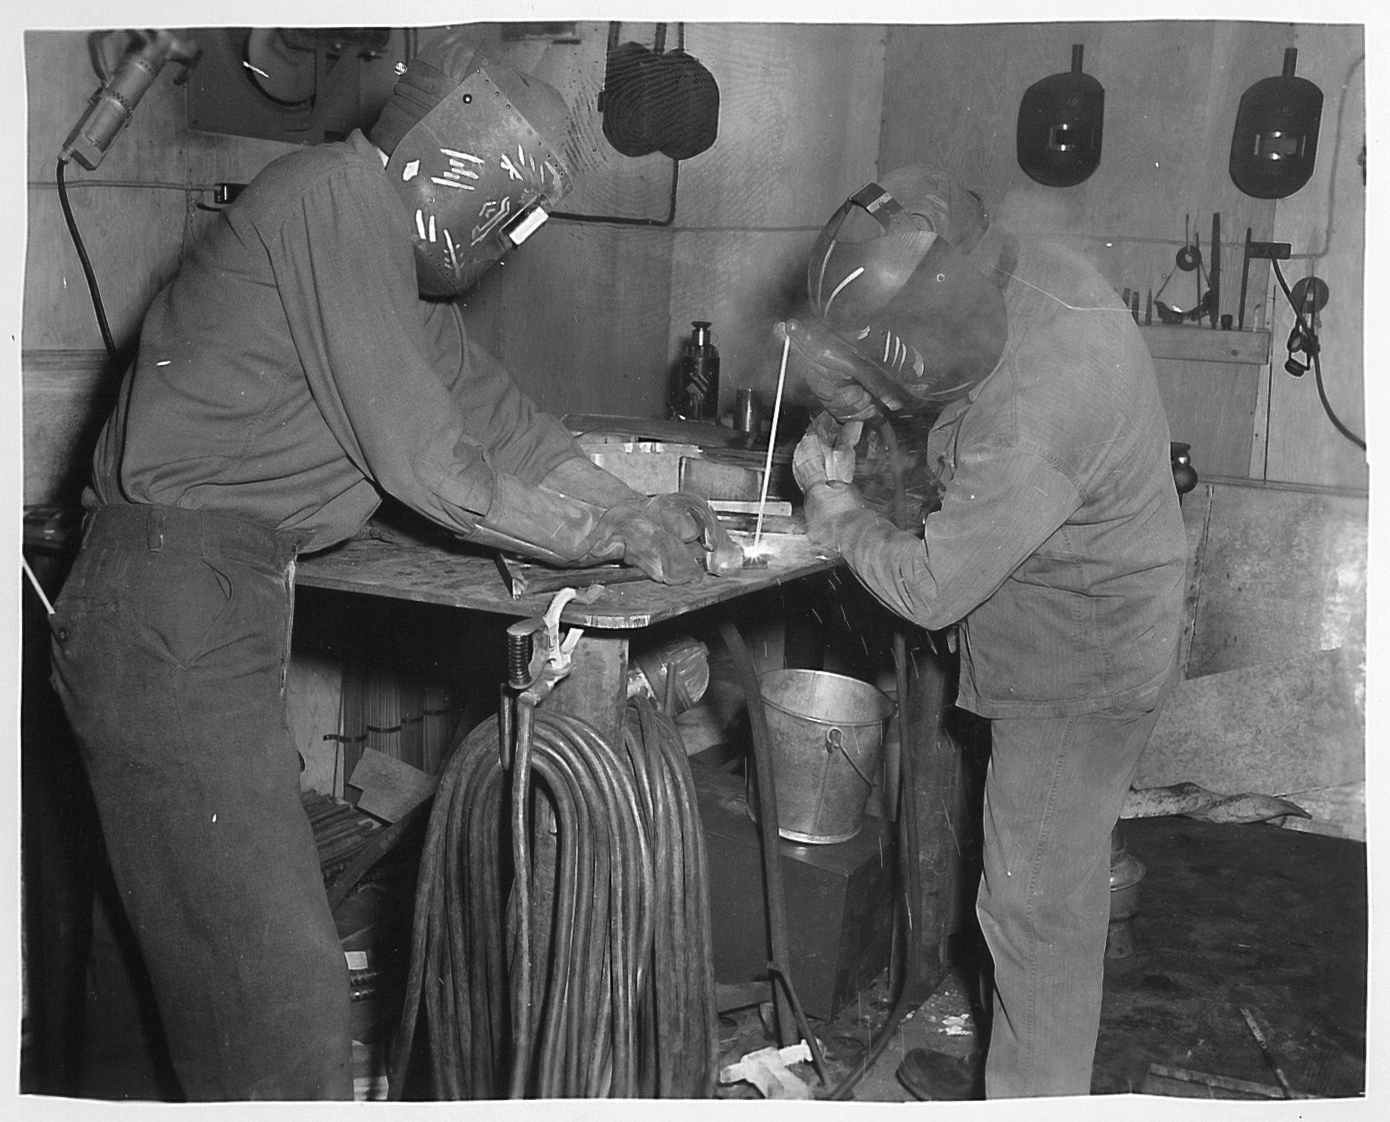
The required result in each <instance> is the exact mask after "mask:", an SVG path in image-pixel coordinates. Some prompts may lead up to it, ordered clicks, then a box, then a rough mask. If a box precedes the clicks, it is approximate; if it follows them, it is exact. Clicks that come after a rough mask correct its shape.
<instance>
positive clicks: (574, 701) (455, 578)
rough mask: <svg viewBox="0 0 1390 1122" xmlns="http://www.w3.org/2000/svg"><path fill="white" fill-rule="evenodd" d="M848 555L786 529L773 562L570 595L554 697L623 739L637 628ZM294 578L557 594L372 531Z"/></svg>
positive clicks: (529, 608)
mask: <svg viewBox="0 0 1390 1122" xmlns="http://www.w3.org/2000/svg"><path fill="white" fill-rule="evenodd" d="M842 563H843V562H841V560H840V559H839V557H838V556H836V555H834V554H828V553H826V552H825V551H823V550H820V549H818V548H816V547H815V546H813V545H811V543H810V542H809V541H808V540H807V539H806V538H805V537H804V536H797V535H780V534H779V535H777V538H776V548H775V550H774V551H773V552H772V554H771V555H770V557H769V561H768V565H767V567H766V568H750V569H744V570H742V571H740V572H738V573H736V574H734V575H733V576H730V577H714V576H710V575H708V574H706V575H705V576H703V577H702V578H701V579H700V580H698V581H695V582H694V583H692V584H688V585H676V586H673V585H663V584H658V583H657V582H655V581H652V580H637V581H632V582H630V583H624V584H613V585H606V586H603V587H602V590H601V591H600V592H599V593H597V594H596V595H595V596H594V598H593V599H592V600H590V601H588V602H581V601H580V600H575V601H571V602H570V604H569V605H568V606H567V607H566V608H565V610H564V612H563V614H562V615H561V617H560V618H561V623H562V624H564V625H566V626H569V627H581V628H583V629H584V634H583V636H582V637H581V638H580V640H579V642H578V644H577V646H576V647H575V649H574V654H573V669H572V670H571V672H570V675H569V677H568V678H566V679H565V680H564V681H563V682H561V683H560V685H559V686H558V687H557V688H556V690H555V693H554V695H553V697H552V699H551V701H550V702H548V704H554V705H555V706H556V707H557V708H560V709H563V710H564V711H566V712H570V713H574V714H575V715H577V716H579V717H582V718H583V719H585V720H586V721H588V722H589V723H590V724H592V725H593V726H594V728H595V729H597V730H598V731H599V732H600V733H601V734H602V735H604V736H606V737H609V738H610V740H609V742H610V743H621V742H622V736H621V732H622V728H623V720H624V717H623V712H624V709H625V707H626V704H627V670H628V652H629V641H630V639H631V636H632V634H633V633H634V632H636V631H640V630H641V629H642V628H645V627H649V626H650V625H652V624H654V623H659V622H662V621H665V620H671V619H675V618H676V617H679V616H683V615H686V614H688V613H690V612H695V611H698V610H700V609H703V608H709V607H713V606H714V605H716V604H722V603H726V602H729V601H733V600H736V599H738V598H740V597H743V596H747V595H749V594H751V593H755V592H759V591H762V590H764V589H768V588H772V587H775V586H777V585H780V584H785V583H786V582H788V581H795V580H799V579H801V578H803V577H807V576H810V575H812V574H815V573H820V572H826V571H828V570H830V569H834V568H836V567H838V566H840V565H841V564H842ZM295 583H296V584H297V585H299V586H303V587H312V588H322V589H332V590H336V591H340V592H354V593H362V594H365V595H369V596H384V597H389V598H394V599H398V600H409V601H414V602H416V603H424V604H437V605H440V606H442V607H450V608H459V609H463V610H466V611H474V612H489V613H492V614H496V615H502V616H510V617H520V618H526V617H531V616H540V615H543V614H544V613H545V610H546V608H547V607H548V606H549V604H550V601H551V599H552V594H551V593H533V594H530V595H525V596H522V597H520V598H517V599H514V598H513V597H512V596H511V594H510V592H509V590H508V587H507V583H506V581H505V580H504V578H503V576H502V572H501V570H500V568H499V567H498V565H497V563H496V560H495V558H494V557H493V556H492V555H491V554H489V553H487V552H485V551H480V550H476V549H473V548H471V547H467V546H458V547H450V546H436V545H425V544H413V543H411V544H405V543H398V542H389V541H380V540H375V539H370V538H363V539H354V540H352V541H349V542H347V543H345V544H343V545H341V546H338V547H336V548H334V549H331V550H327V551H325V552H323V553H320V554H312V555H309V556H305V557H301V558H300V559H299V562H298V565H297V569H296V576H295ZM578 583H579V582H577V584H578ZM581 591H583V590H582V587H581Z"/></svg>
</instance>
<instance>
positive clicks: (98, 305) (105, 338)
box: [58, 160, 674, 358]
mask: <svg viewBox="0 0 1390 1122" xmlns="http://www.w3.org/2000/svg"><path fill="white" fill-rule="evenodd" d="M66 169H67V161H66V160H59V161H58V202H59V204H60V205H61V206H62V208H63V218H64V220H65V221H66V222H67V224H68V233H69V234H70V235H71V236H72V244H73V246H74V247H75V248H76V249H77V260H78V261H79V262H81V264H82V275H83V276H85V277H86V278H87V291H88V292H90V293H91V294H92V308H93V310H94V311H95V312H96V316H97V326H98V327H99V328H101V341H102V343H103V344H105V346H106V353H107V354H108V355H109V356H110V357H111V358H116V357H118V356H117V352H116V340H115V339H114V338H112V336H111V325H110V324H109V323H107V322H106V306H105V305H104V304H103V303H102V302H101V289H100V288H98V287H97V275H96V271H95V270H94V269H93V268H92V261H91V258H89V257H88V256H87V247H86V246H85V245H84V244H83V243H82V234H81V232H80V231H79V230H78V229H77V219H76V218H74V217H73V214H72V206H71V204H70V203H69V202H68V184H67V179H66V176H65V171H66ZM673 214H674V211H673Z"/></svg>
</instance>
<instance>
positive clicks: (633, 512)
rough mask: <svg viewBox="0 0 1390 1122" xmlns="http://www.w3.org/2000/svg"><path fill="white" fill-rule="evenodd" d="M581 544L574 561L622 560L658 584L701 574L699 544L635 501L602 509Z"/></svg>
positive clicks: (693, 578) (691, 579)
mask: <svg viewBox="0 0 1390 1122" xmlns="http://www.w3.org/2000/svg"><path fill="white" fill-rule="evenodd" d="M698 537H699V535H698V533H697V534H696V538H698ZM585 546H586V552H585V554H584V556H582V557H580V558H578V559H577V561H576V563H577V564H581V565H586V564H587V565H594V564H599V563H600V562H603V561H624V562H626V563H627V564H629V565H635V566H636V567H637V568H639V569H641V570H642V571H643V572H644V573H646V574H647V576H649V577H651V578H652V580H655V581H660V582H661V583H662V584H689V583H690V582H691V581H695V580H699V579H700V578H701V577H702V576H704V574H705V568H704V566H703V565H702V564H701V561H700V552H701V549H700V546H699V545H697V544H694V543H693V542H687V541H682V540H681V539H680V538H679V537H677V536H676V535H675V534H672V533H671V532H670V531H668V530H666V529H665V528H664V527H662V526H661V525H659V524H658V523H657V522H655V521H653V520H652V519H651V518H648V517H646V515H645V514H643V513H642V511H641V509H640V507H639V506H638V505H637V504H624V505H622V506H615V507H612V508H610V509H609V510H607V511H605V512H604V513H603V516H602V517H601V518H600V519H599V522H598V527H597V528H596V529H595V531H594V534H593V536H592V537H591V538H590V539H589V540H588V541H587V542H585Z"/></svg>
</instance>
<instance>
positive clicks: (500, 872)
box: [390, 711, 718, 1098]
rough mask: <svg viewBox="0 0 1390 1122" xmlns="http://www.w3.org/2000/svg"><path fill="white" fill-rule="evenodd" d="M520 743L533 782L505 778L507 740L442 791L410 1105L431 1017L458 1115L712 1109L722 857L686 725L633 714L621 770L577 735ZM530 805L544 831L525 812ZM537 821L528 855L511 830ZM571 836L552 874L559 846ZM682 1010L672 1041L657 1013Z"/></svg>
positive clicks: (485, 734)
mask: <svg viewBox="0 0 1390 1122" xmlns="http://www.w3.org/2000/svg"><path fill="white" fill-rule="evenodd" d="M533 718H534V719H533ZM504 724H505V722H504ZM515 725H516V731H517V733H518V749H520V750H518V751H516V752H514V753H512V770H513V772H514V771H515V769H516V767H518V766H521V765H522V764H526V765H527V766H528V769H529V772H530V778H529V779H528V780H527V782H525V783H519V782H518V781H517V777H516V776H515V774H513V775H511V776H510V777H509V776H508V775H507V773H506V770H505V769H504V768H503V766H502V763H501V756H500V754H499V751H498V725H497V723H496V722H487V723H485V724H484V725H482V726H479V728H477V729H475V730H473V731H472V732H471V733H469V734H468V735H467V736H466V737H464V738H463V739H462V740H461V742H460V743H459V745H458V746H457V748H456V749H455V752H454V755H453V756H452V757H451V758H450V760H449V762H448V764H447V765H446V767H445V769H444V771H443V773H442V774H441V778H440V783H439V787H438V790H437V792H436V795H435V805H434V808H433V811H432V814H431V818H430V822H429V827H428V829H427V833H426V840H425V849H424V853H423V855H422V860H421V868H420V879H419V885H418V889H417V900H416V913H415V922H414V926H413V928H412V940H411V965H410V970H409V973H408V978H407V995H406V1002H405V1006H404V1008H403V1011H402V1023H401V1029H400V1032H399V1033H398V1037H397V1047H396V1050H395V1054H394V1056H393V1063H392V1070H391V1083H390V1092H391V1096H392V1097H393V1098H400V1097H401V1096H402V1094H403V1091H404V1080H405V1075H406V1072H407V1069H408V1065H409V1063H410V1058H411V1053H412V1045H413V1038H414V1033H415V1031H416V1025H417V1023H418V1020H419V1017H420V1014H421V1012H422V1011H423V1014H424V1019H425V1021H426V1024H427V1030H428V1035H429V1056H430V1060H431V1070H432V1082H433V1089H434V1093H435V1095H436V1096H437V1097H440V1098H493V1097H497V1093H498V1091H499V1089H501V1088H503V1087H505V1088H506V1089H507V1091H508V1092H509V1093H511V1094H513V1095H515V1094H526V1095H530V1094H538V1095H542V1096H544V1097H561V1096H576V1095H578V1096H588V1097H593V1096H599V1095H619V1096H623V1097H635V1096H638V1095H644V1094H670V1095H677V1096H680V1097H699V1096H701V1095H708V1094H711V1093H712V1091H713V1087H714V1078H715V1064H716V1063H717V1055H718V1035H717V1020H716V1018H715V1014H714V983H713V967H712V960H711V956H710V937H709V920H708V890H707V886H706V884H705V881H704V879H703V876H704V874H703V870H704V868H705V857H704V853H703V842H704V839H703V834H702V832H701V831H700V830H699V828H698V814H697V812H696V807H695V801H694V794H693V787H692V781H691V777H690V774H689V768H688V765H687V764H686V762H685V753H684V748H683V746H682V745H681V744H680V742H679V735H678V734H677V733H676V732H675V729H674V725H672V724H671V723H670V721H669V718H666V717H665V716H664V715H662V714H659V713H657V714H656V715H655V716H653V715H652V714H651V713H648V714H646V715H645V716H643V715H640V714H639V715H637V716H635V717H634V716H632V715H630V717H629V722H628V729H627V731H626V733H625V743H624V752H623V753H622V754H621V755H620V754H619V753H618V752H617V751H615V750H614V748H613V747H612V746H611V745H609V744H608V743H607V742H606V741H604V740H603V738H602V737H601V736H599V734H598V733H597V732H596V731H595V730H593V729H592V728H591V727H590V726H588V725H587V724H585V723H584V722H582V721H579V720H578V719H577V718H573V717H569V716H564V715H552V714H547V713H545V712H543V711H541V712H537V713H535V714H533V715H524V714H522V713H521V712H518V716H517V720H516V722H515ZM523 737H524V743H523V742H522V738H523ZM658 790H660V791H661V795H660V796H657V795H656V792H657V791H658ZM518 792H522V798H524V802H525V804H526V806H527V808H528V809H529V810H530V811H531V814H530V815H529V819H528V818H522V817H520V816H518V815H517V814H516V813H515V810H516V807H515V805H513V804H514V803H515V802H516V801H520V800H519V799H518V798H517V793H518ZM663 809H665V810H666V811H667V813H666V816H665V817H664V818H663V816H662V813H661V812H662V810H663ZM519 822H525V828H526V830H527V833H528V837H527V838H526V839H524V840H523V843H522V844H521V845H520V846H519V847H517V846H516V844H515V839H514V838H513V839H512V844H511V845H510V846H508V845H507V844H506V843H505V841H504V840H503V839H504V836H505V835H506V834H507V833H509V832H510V831H509V830H508V829H507V825H508V824H510V825H512V826H516V825H517V824H518V823H519ZM552 831H553V833H554V839H553V840H554V843H555V844H554V847H553V848H554V854H553V858H551V859H549V860H547V859H546V857H545V856H544V853H543V851H544V850H545V849H546V847H545V846H544V845H542V844H541V842H542V840H543V839H544V838H545V837H546V836H547V835H549V834H550V833H551V832H552ZM692 847H696V851H694V852H691V849H692ZM518 853H519V854H520V856H519V857H518V856H516V854H518ZM658 853H660V854H661V857H662V860H663V861H664V864H663V865H662V866H660V876H659V877H658V864H657V854H658ZM518 866H520V875H518V868H517V867H518ZM677 869H679V870H681V876H680V877H679V878H677V876H676V873H675V871H676V870H677ZM687 870H688V871H687ZM523 880H524V881H526V882H527V884H526V885H525V886H523V887H519V886H520V885H521V882H522V881H523ZM661 882H664V883H665V884H666V886H667V887H668V888H669V889H670V892H669V896H670V903H668V905H667V919H666V921H664V922H659V920H658V909H657V906H656V900H657V897H658V891H657V887H658V884H659V883H661ZM508 884H510V888H509V889H508ZM504 890H505V891H504ZM543 900H549V901H553V907H552V908H550V909H549V910H545V909H543V908H542V906H541V904H542V901H543ZM523 901H524V902H525V903H526V904H527V905H528V906H527V907H526V909H525V912H526V921H525V922H524V923H523V919H522V915H523V907H522V903H523ZM672 917H679V922H673V921H672ZM658 927H660V928H661V931H662V935H661V938H660V939H658V938H657V936H656V933H657V930H658ZM523 929H524V930H525V936H526V937H524V938H523V935H522V932H523ZM527 960H529V963H528V961H527ZM523 978H528V984H527V985H526V986H525V988H523V986H522V979H523ZM668 1007H669V1008H671V1009H672V1010H673V1012H672V1015H671V1016H670V1017H669V1018H667V1019H665V1020H664V1021H662V1022H661V1023H658V1019H657V1018H655V1017H653V1016H652V1011H653V1010H656V1009H658V1008H663V1009H665V1008H668ZM523 1015H525V1016H526V1017H528V1018H529V1021H528V1023H522V1024H518V1022H520V1021H521V1018H522V1016H523Z"/></svg>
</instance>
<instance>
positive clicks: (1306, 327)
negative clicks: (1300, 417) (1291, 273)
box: [1270, 260, 1366, 452]
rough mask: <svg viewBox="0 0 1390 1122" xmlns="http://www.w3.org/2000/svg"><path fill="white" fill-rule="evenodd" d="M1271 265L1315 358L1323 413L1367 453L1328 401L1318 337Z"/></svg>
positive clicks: (1272, 262) (1362, 442) (1361, 441)
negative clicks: (1319, 355) (1319, 354)
mask: <svg viewBox="0 0 1390 1122" xmlns="http://www.w3.org/2000/svg"><path fill="white" fill-rule="evenodd" d="M1270 264H1271V265H1273V266H1274V275H1275V277H1277V278H1278V280H1279V287H1280V288H1282V289H1283V290H1284V297H1285V299H1287V300H1288V302H1289V307H1290V308H1292V309H1293V316H1294V322H1295V323H1296V324H1297V325H1298V330H1299V331H1300V332H1301V333H1302V335H1303V337H1304V338H1305V339H1307V340H1308V342H1309V346H1310V353H1311V354H1312V357H1313V380H1314V381H1315V382H1316V383H1317V387H1318V399H1319V400H1320V401H1321V402H1322V411H1323V412H1324V413H1326V414H1327V419H1328V420H1329V421H1331V422H1332V427H1333V428H1335V429H1336V430H1337V431H1338V432H1339V433H1341V434H1342V435H1343V436H1344V437H1346V438H1347V439H1348V440H1350V441H1351V442H1352V443H1353V444H1355V445H1356V446H1357V447H1358V448H1360V449H1361V451H1363V452H1364V451H1366V441H1365V440H1364V439H1363V438H1362V437H1360V436H1357V435H1356V433H1354V432H1352V431H1351V429H1349V428H1348V427H1347V426H1346V425H1345V424H1344V423H1343V421H1342V419H1341V418H1340V417H1339V416H1337V414H1336V412H1335V411H1334V410H1333V408H1332V403H1331V402H1330V401H1328V400H1327V390H1326V388H1324V386H1323V382H1322V361H1321V359H1319V358H1318V337H1317V336H1316V335H1315V334H1314V333H1313V328H1312V325H1311V324H1309V323H1308V322H1307V321H1306V320H1305V319H1304V318H1303V312H1302V310H1301V309H1300V308H1299V307H1298V305H1297V304H1296V303H1295V302H1294V298H1293V293H1292V292H1291V291H1289V284H1288V281H1286V280H1285V279H1284V271H1283V270H1282V269H1280V268H1279V262H1278V261H1274V260H1271V261H1270Z"/></svg>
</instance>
